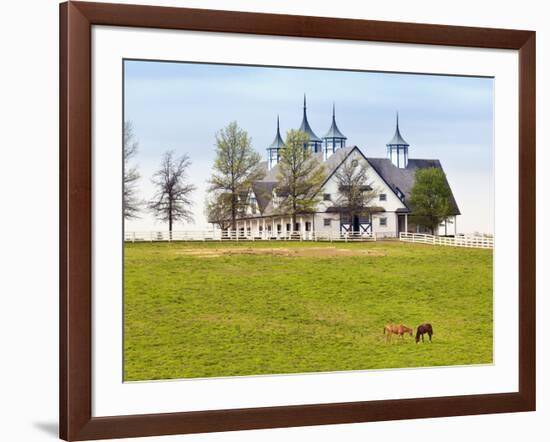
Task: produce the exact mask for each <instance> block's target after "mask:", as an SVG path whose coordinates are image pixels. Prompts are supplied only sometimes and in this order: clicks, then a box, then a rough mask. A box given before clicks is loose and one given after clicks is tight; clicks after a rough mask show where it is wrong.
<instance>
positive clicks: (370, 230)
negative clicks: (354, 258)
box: [236, 97, 460, 238]
mask: <svg viewBox="0 0 550 442" xmlns="http://www.w3.org/2000/svg"><path fill="white" fill-rule="evenodd" d="M300 130H302V131H303V132H305V133H306V134H307V135H308V136H309V143H308V145H307V146H306V147H307V148H308V149H311V150H312V152H313V153H314V154H315V155H318V157H319V160H320V161H322V162H323V164H324V166H325V171H326V174H327V178H326V180H325V182H324V183H323V185H322V186H321V188H320V189H319V192H322V197H321V201H320V203H319V204H318V205H317V208H316V210H315V212H314V213H303V214H298V215H297V217H296V225H294V226H292V225H291V224H292V217H291V215H290V214H284V213H281V210H280V209H279V207H278V204H277V203H278V197H277V194H276V192H275V189H276V187H277V175H278V162H279V159H280V152H281V149H282V148H283V144H284V142H283V139H282V137H281V134H280V129H279V120H278V118H277V133H276V136H275V140H274V141H273V143H272V144H271V145H270V146H269V147H268V148H267V161H266V162H265V163H262V167H265V168H266V174H265V177H264V178H263V179H262V180H261V181H256V182H254V183H253V184H252V187H251V189H250V190H249V192H248V194H246V195H243V198H246V200H247V205H246V210H245V211H244V212H243V213H241V214H240V216H239V219H238V221H237V226H236V227H237V230H238V231H239V232H240V233H241V234H244V235H248V236H259V237H265V236H269V237H285V236H286V235H288V234H289V233H290V232H300V233H302V234H303V235H306V236H307V235H308V234H309V233H312V232H315V233H316V234H317V235H322V236H325V235H326V236H336V235H340V234H346V233H354V234H359V235H376V237H377V238H381V237H397V236H399V233H400V232H425V231H427V230H426V229H425V228H424V227H423V226H421V225H414V224H412V223H411V222H409V219H408V215H409V213H410V207H409V204H408V199H409V198H410V192H411V190H412V187H413V185H414V177H415V172H416V170H417V169H419V168H429V167H435V168H440V169H442V167H441V164H440V162H439V160H434V159H413V158H409V144H408V143H407V142H406V141H405V140H404V139H403V137H402V136H401V133H400V130H399V119H397V122H396V129H395V134H394V136H393V138H392V139H391V140H390V141H389V142H388V144H387V145H386V150H387V158H371V157H367V156H366V155H365V153H364V152H363V151H362V150H361V149H360V148H359V147H357V146H346V140H347V138H346V137H345V136H344V135H343V134H342V132H341V131H340V130H339V129H338V126H337V124H336V116H335V112H334V108H333V114H332V124H331V126H330V129H329V130H328V132H327V134H326V135H325V136H324V137H323V138H322V139H321V138H319V137H318V136H317V135H315V133H314V132H313V130H312V129H311V126H310V125H309V122H308V119H307V112H306V102H305V97H304V109H303V119H302V124H301V126H300ZM352 161H357V162H359V163H366V164H367V166H368V170H369V181H370V182H371V183H372V188H374V189H376V190H377V194H378V195H377V197H376V201H372V202H371V204H372V206H373V210H372V213H371V214H370V215H368V216H354V217H353V219H349V218H350V217H349V216H348V215H347V214H346V212H345V211H344V210H342V209H341V208H339V207H338V206H337V201H338V200H339V184H338V180H337V177H336V176H335V174H336V172H337V170H338V169H339V168H340V167H342V165H344V164H345V163H346V162H352ZM449 203H450V206H451V208H452V216H451V217H450V218H449V219H448V220H447V221H446V222H445V223H444V224H443V225H442V226H441V227H440V232H439V233H440V234H445V235H447V234H449V235H453V234H456V216H457V215H460V211H459V209H458V206H457V204H456V201H455V198H454V196H453V195H452V192H451V198H450V201H449Z"/></svg>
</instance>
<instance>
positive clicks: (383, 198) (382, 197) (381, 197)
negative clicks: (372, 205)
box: [379, 193, 387, 201]
mask: <svg viewBox="0 0 550 442" xmlns="http://www.w3.org/2000/svg"><path fill="white" fill-rule="evenodd" d="M379 199H380V201H386V199H387V196H386V194H385V193H381V194H380V196H379Z"/></svg>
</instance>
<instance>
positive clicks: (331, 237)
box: [124, 230, 376, 242]
mask: <svg viewBox="0 0 550 442" xmlns="http://www.w3.org/2000/svg"><path fill="white" fill-rule="evenodd" d="M124 241H127V242H156V241H331V242H332V241H343V242H348V241H376V235H372V234H367V233H341V234H330V233H316V232H305V231H304V232H269V231H264V232H261V233H259V234H258V233H251V232H247V231H244V232H243V231H242V230H241V231H235V230H225V231H222V230H178V231H172V232H171V233H170V232H167V231H158V232H151V231H149V232H125V233H124Z"/></svg>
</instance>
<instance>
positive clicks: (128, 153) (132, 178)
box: [122, 121, 141, 219]
mask: <svg viewBox="0 0 550 442" xmlns="http://www.w3.org/2000/svg"><path fill="white" fill-rule="evenodd" d="M122 144H123V146H122V147H123V150H124V187H123V195H124V197H123V201H124V218H125V219H134V218H139V215H138V213H139V211H140V208H141V201H140V200H139V198H138V196H137V182H138V180H139V179H140V178H141V176H140V174H139V171H138V169H137V166H131V165H130V160H132V159H133V158H134V157H135V156H136V155H137V152H138V148H139V143H138V142H137V140H136V139H135V136H134V127H133V125H132V123H131V122H130V121H126V122H124V129H123V140H122Z"/></svg>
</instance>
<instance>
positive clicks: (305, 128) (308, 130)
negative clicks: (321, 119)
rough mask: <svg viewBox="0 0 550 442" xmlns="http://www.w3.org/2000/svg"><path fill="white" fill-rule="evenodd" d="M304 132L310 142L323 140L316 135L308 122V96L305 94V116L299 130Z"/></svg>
mask: <svg viewBox="0 0 550 442" xmlns="http://www.w3.org/2000/svg"><path fill="white" fill-rule="evenodd" d="M299 129H300V130H301V131H302V132H305V133H306V134H307V136H308V137H309V141H310V142H312V141H313V142H318V143H320V142H321V139H320V138H319V137H318V136H317V135H315V132H313V129H311V126H310V125H309V122H308V121H307V112H306V94H304V115H303V117H302V124H301V125H300V128H299Z"/></svg>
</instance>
